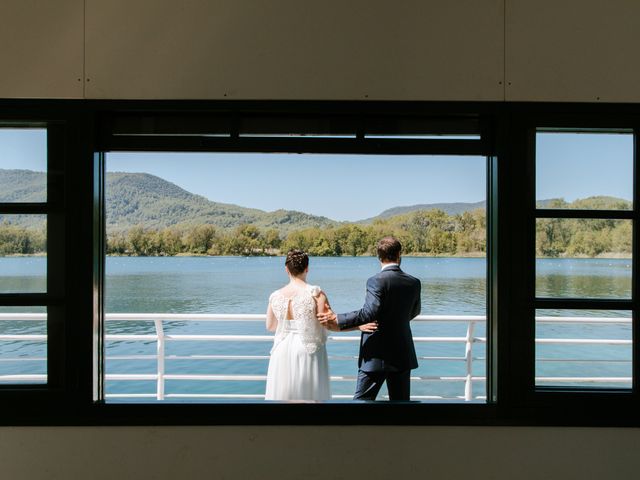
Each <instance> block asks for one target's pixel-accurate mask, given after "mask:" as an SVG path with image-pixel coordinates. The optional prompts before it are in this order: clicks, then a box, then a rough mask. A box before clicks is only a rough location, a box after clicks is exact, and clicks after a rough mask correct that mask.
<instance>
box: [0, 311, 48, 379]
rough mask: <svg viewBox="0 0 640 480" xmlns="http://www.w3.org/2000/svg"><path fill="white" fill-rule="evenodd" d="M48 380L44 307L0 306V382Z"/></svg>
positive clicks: (45, 314)
mask: <svg viewBox="0 0 640 480" xmlns="http://www.w3.org/2000/svg"><path fill="white" fill-rule="evenodd" d="M34 383H35V384H42V383H47V309H46V307H0V384H34Z"/></svg>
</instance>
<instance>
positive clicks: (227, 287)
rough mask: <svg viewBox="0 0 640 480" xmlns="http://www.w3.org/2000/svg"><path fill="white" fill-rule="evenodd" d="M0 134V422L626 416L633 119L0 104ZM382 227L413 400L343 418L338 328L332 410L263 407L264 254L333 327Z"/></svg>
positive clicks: (536, 112) (521, 112)
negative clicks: (406, 331)
mask: <svg viewBox="0 0 640 480" xmlns="http://www.w3.org/2000/svg"><path fill="white" fill-rule="evenodd" d="M0 118H1V119H2V120H0V187H1V188H0V402H2V404H3V406H4V407H5V408H4V409H3V413H2V415H0V417H1V418H2V419H3V420H2V422H3V423H4V424H16V425H17V424H66V423H73V424H132V423H136V424H153V425H156V424H185V423H186V424H201V423H208V424H265V423H268V424H371V423H375V424H381V423H387V424H405V425H409V424H436V423H437V424H458V425H460V424H485V425H488V424H490V425H496V424H499V425H523V424H526V425H567V424H571V425H594V424H598V425H610V426H611V425H626V426H628V425H634V426H637V425H640V417H639V416H638V413H637V412H638V408H637V407H638V398H640V397H639V393H640V392H639V391H638V379H639V378H640V374H639V368H640V346H639V345H638V339H639V338H640V337H639V336H638V322H637V319H638V315H639V313H640V282H638V281H637V272H638V259H639V258H640V256H639V249H640V242H639V241H638V238H640V237H639V236H638V221H640V210H638V205H639V204H640V193H639V192H640V190H639V189H638V184H637V181H636V180H635V179H636V177H637V167H636V156H637V152H638V151H639V146H640V145H639V143H640V140H639V137H638V128H639V127H638V125H639V123H638V118H640V109H639V108H638V106H637V105H573V104H563V105H560V104H558V105H548V104H536V105H528V104H510V103H506V104H505V103H496V104H493V103H483V104H473V103H455V104H454V103H438V104H433V103H420V102H417V103H413V102H407V103H396V102H362V103H358V102H328V103H325V102H230V103H221V102H163V101H149V102H138V101H131V102H129V101H127V102H114V101H100V102H66V101H60V102H57V101H56V102H42V101H37V100H33V101H29V102H26V101H17V100H16V101H7V100H4V101H0ZM542 127H544V128H542ZM323 169H324V171H323ZM315 185H319V186H320V187H315ZM379 192H382V193H381V194H380V193H379ZM397 207H402V208H397ZM386 233H392V234H395V235H397V236H398V237H400V240H401V241H402V243H403V245H404V247H405V255H404V259H403V264H402V267H403V268H404V269H405V270H406V271H407V272H408V273H411V274H412V275H414V276H416V277H418V278H420V279H421V281H422V287H423V289H422V290H423V291H422V312H421V317H420V318H418V319H417V320H415V321H413V322H412V329H413V334H414V338H415V345H416V350H417V355H418V363H419V368H418V369H416V370H414V371H413V375H412V380H411V389H412V396H413V398H412V400H413V401H412V402H408V403H403V402H387V401H385V395H386V392H385V391H382V392H381V394H380V395H379V397H378V398H379V399H380V400H382V401H379V402H363V403H360V402H353V401H352V400H351V396H352V394H353V389H354V377H355V375H356V371H357V364H356V358H355V357H356V355H357V352H358V333H357V332H337V333H331V334H330V336H331V339H330V340H329V342H328V351H329V356H330V374H331V376H332V380H331V386H332V394H333V398H332V400H331V401H328V402H319V403H302V404H298V403H283V402H265V401H264V399H263V394H264V390H265V388H264V386H265V375H266V369H267V365H268V362H269V350H270V347H271V345H272V342H273V337H272V335H271V333H269V332H268V331H267V330H266V329H265V326H264V314H265V309H266V306H267V299H268V297H269V294H270V292H271V291H273V290H275V289H276V288H278V287H279V286H281V285H282V284H283V283H285V282H286V280H287V278H286V276H285V274H284V271H283V270H284V269H283V265H282V264H283V256H282V255H283V253H284V252H285V250H287V249H288V248H291V247H294V246H295V247H300V248H303V249H305V250H307V251H309V253H310V254H311V266H310V274H309V278H308V280H309V282H310V283H312V284H318V285H320V286H321V287H322V288H323V289H324V290H325V291H326V292H327V294H328V295H329V300H330V301H331V303H332V305H333V306H334V308H335V310H337V311H339V312H344V311H348V310H351V309H357V308H359V307H360V306H361V305H362V303H363V300H364V288H365V282H366V279H367V278H368V277H370V276H371V275H373V274H374V273H375V272H376V271H377V269H378V268H379V265H378V263H377V261H376V259H375V258H374V257H372V256H370V254H371V253H372V245H373V242H374V241H375V239H377V237H379V236H381V235H383V234H386Z"/></svg>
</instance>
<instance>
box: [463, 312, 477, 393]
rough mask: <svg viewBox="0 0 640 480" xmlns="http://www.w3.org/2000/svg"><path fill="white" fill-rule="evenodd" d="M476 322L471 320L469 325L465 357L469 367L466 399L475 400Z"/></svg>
mask: <svg viewBox="0 0 640 480" xmlns="http://www.w3.org/2000/svg"><path fill="white" fill-rule="evenodd" d="M475 326H476V322H474V321H473V320H469V324H468V325H467V337H466V343H465V351H464V359H465V363H466V367H467V378H466V379H465V382H464V400H465V402H469V401H471V400H473V334H474V330H475Z"/></svg>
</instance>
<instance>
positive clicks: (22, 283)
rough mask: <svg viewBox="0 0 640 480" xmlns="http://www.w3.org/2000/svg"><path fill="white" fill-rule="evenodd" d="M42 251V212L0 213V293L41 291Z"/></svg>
mask: <svg viewBox="0 0 640 480" xmlns="http://www.w3.org/2000/svg"><path fill="white" fill-rule="evenodd" d="M46 255H47V216H46V215H0V293H32V292H45V291H46V290H47V256H46Z"/></svg>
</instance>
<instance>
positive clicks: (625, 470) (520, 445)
mask: <svg viewBox="0 0 640 480" xmlns="http://www.w3.org/2000/svg"><path fill="white" fill-rule="evenodd" d="M638 442H640V432H639V431H638V429H633V428H629V429H614V428H600V429H598V428H528V427H518V428H515V427H514V428H505V427H277V426H276V427H120V428H118V427H58V428H55V427H44V428H43V427H21V428H8V427H4V428H0V461H1V462H2V475H3V477H2V478H7V479H11V480H23V479H25V480H27V479H28V480H39V479H43V480H44V479H46V480H57V479H60V480H68V479H85V478H87V479H88V478H90V479H92V480H102V479H105V480H106V479H114V478H118V479H130V478H133V479H147V478H148V479H154V480H165V479H166V480H176V479H192V478H194V479H195V478H207V479H208V478H216V479H217V478H220V479H236V478H237V479H242V480H246V479H261V480H262V479H264V480H269V479H278V480H287V479H296V480H297V479H300V478H304V479H323V480H325V479H336V478H338V479H343V478H346V479H359V478H367V479H371V480H374V479H384V480H388V479H390V478H391V479H405V478H406V479H411V480H419V479H429V480H438V479H446V480H463V479H464V480H468V479H476V478H477V479H493V480H513V479H514V478H517V479H519V480H530V479H531V480H539V479H562V480H586V479H616V480H618V479H630V480H631V479H634V480H635V479H637V478H638V470H639V469H640V456H639V455H638V454H637V445H638Z"/></svg>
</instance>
